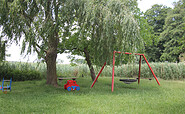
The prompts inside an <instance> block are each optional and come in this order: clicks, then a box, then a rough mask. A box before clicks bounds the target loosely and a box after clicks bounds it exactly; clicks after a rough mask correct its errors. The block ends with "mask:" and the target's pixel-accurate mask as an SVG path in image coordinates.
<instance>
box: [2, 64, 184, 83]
mask: <svg viewBox="0 0 185 114" xmlns="http://www.w3.org/2000/svg"><path fill="white" fill-rule="evenodd" d="M2 64H4V66H6V67H0V75H2V71H4V69H6V71H11V70H12V69H19V70H20V71H21V72H27V71H36V72H40V74H41V75H42V77H44V78H46V64H45V63H39V64H38V63H20V62H5V63H0V66H2ZM150 66H151V68H152V69H153V71H154V73H155V75H156V76H157V77H159V78H162V79H166V80H169V79H174V80H182V79H185V63H150ZM94 69H95V72H96V74H98V72H99V70H100V69H101V67H98V66H94ZM138 72H139V65H138V64H124V65H121V66H115V76H116V77H136V76H138ZM15 73H16V72H15ZM3 75H6V73H4V74H3ZM82 75H83V76H84V77H89V76H90V71H89V68H88V66H87V65H85V64H80V65H75V66H71V65H68V64H57V76H62V77H81V76H82ZM101 76H102V77H111V76H112V66H106V67H105V68H104V70H103V72H102V73H101ZM141 77H143V78H151V77H153V75H152V73H151V71H150V69H149V68H148V65H147V64H146V63H143V64H142V65H141Z"/></svg>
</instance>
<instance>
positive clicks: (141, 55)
mask: <svg viewBox="0 0 185 114" xmlns="http://www.w3.org/2000/svg"><path fill="white" fill-rule="evenodd" d="M116 53H119V54H122V53H123V54H128V55H131V54H132V53H128V52H120V51H114V52H113V63H112V65H113V67H112V87H111V90H112V92H113V91H114V67H115V54H116ZM133 54H134V55H139V56H140V59H139V74H138V84H139V83H140V76H141V58H142V57H143V58H144V60H145V61H146V63H147V65H148V67H149V69H150V71H151V72H152V74H153V76H154V78H155V80H156V82H157V83H158V85H160V83H159V81H158V79H157V77H156V75H155V74H154V72H153V70H152V68H151V67H150V65H149V63H148V61H147V59H146V57H145V55H144V54H139V53H133ZM105 65H106V62H105V63H104V65H103V66H102V68H101V70H100V72H99V73H98V75H97V76H96V78H95V80H94V82H93V83H92V85H91V88H92V87H93V86H94V84H95V83H96V81H97V79H98V77H99V76H100V74H101V72H102V71H103V69H104V67H105Z"/></svg>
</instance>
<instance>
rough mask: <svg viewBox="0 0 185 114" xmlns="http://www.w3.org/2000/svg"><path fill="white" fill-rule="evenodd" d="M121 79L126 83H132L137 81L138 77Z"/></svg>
mask: <svg viewBox="0 0 185 114" xmlns="http://www.w3.org/2000/svg"><path fill="white" fill-rule="evenodd" d="M119 81H122V82H124V83H126V84H130V83H133V82H136V81H137V79H120V80H119Z"/></svg>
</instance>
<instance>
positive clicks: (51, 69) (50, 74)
mask: <svg viewBox="0 0 185 114" xmlns="http://www.w3.org/2000/svg"><path fill="white" fill-rule="evenodd" d="M58 42H59V40H58V33H55V36H54V37H51V38H49V40H48V44H49V49H48V50H47V52H46V58H45V59H46V64H47V82H46V84H49V85H53V86H55V87H57V86H58V84H57V73H56V59H57V46H58Z"/></svg>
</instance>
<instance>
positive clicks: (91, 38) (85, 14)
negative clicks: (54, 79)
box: [60, 0, 142, 80]
mask: <svg viewBox="0 0 185 114" xmlns="http://www.w3.org/2000/svg"><path fill="white" fill-rule="evenodd" d="M136 7H137V1H136V0H84V1H83V2H81V4H78V8H77V9H76V10H75V18H74V20H73V21H72V22H71V23H70V24H69V23H68V24H66V28H68V31H63V32H61V33H62V34H60V35H61V36H62V37H63V42H62V44H61V47H63V48H64V49H67V50H69V51H70V52H72V54H76V55H82V56H84V57H85V60H86V61H87V64H88V66H89V69H90V72H91V78H92V80H94V79H95V72H94V69H93V66H92V65H93V64H95V65H103V63H104V62H105V61H106V62H107V64H110V62H112V54H113V50H119V51H129V52H134V51H137V50H138V49H140V48H141V44H142V43H141V42H142V40H141V38H140V34H139V25H138V23H137V21H136V19H135V17H134V11H135V10H136ZM63 33H66V34H70V37H69V35H66V34H63Z"/></svg>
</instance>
